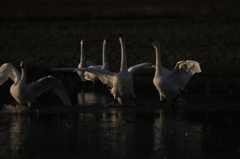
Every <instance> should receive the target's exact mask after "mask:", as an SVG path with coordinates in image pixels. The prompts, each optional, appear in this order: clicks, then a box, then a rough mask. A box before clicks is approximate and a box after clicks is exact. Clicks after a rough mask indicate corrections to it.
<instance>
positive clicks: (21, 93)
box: [0, 61, 71, 107]
mask: <svg viewBox="0 0 240 159" xmlns="http://www.w3.org/2000/svg"><path fill="white" fill-rule="evenodd" d="M20 67H21V70H22V74H20V72H19V71H18V70H17V69H16V68H15V67H14V66H13V65H12V64H11V63H5V64H3V65H2V66H1V67H0V85H2V84H3V83H4V82H5V81H7V80H8V78H11V79H12V80H13V82H14V83H13V85H12V86H11V88H10V93H11V95H12V96H13V98H14V99H15V100H16V101H17V102H18V103H19V104H20V105H25V104H28V106H29V107H31V106H32V104H33V103H34V102H35V97H37V96H39V95H40V94H42V93H43V92H45V91H47V90H48V89H51V88H52V89H53V90H54V91H55V93H56V94H57V95H58V96H59V97H60V98H61V100H62V101H63V103H64V104H65V105H71V101H70V99H69V97H68V93H67V91H66V89H65V88H64V86H63V85H62V84H61V82H60V81H59V80H57V79H56V78H54V77H53V76H46V77H43V78H41V79H39V80H38V81H36V82H35V83H30V84H26V78H27V77H26V75H27V72H26V63H25V62H24V61H21V63H20Z"/></svg>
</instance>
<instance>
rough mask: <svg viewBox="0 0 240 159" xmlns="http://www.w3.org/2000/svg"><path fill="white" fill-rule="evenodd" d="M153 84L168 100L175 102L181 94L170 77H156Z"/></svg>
mask: <svg viewBox="0 0 240 159" xmlns="http://www.w3.org/2000/svg"><path fill="white" fill-rule="evenodd" d="M153 83H154V85H155V87H156V88H157V90H158V92H159V95H160V96H162V97H164V98H165V99H167V100H173V99H174V98H176V97H177V96H179V95H180V94H181V92H180V90H179V87H178V85H177V84H175V83H174V82H172V80H171V79H170V78H169V77H168V76H163V77H161V76H159V75H155V76H154V78H153ZM160 98H161V97H160Z"/></svg>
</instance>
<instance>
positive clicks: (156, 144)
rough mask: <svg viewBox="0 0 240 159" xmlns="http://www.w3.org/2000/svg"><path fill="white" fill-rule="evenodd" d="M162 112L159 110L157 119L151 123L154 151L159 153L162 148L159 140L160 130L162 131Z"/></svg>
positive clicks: (160, 136)
mask: <svg viewBox="0 0 240 159" xmlns="http://www.w3.org/2000/svg"><path fill="white" fill-rule="evenodd" d="M162 116H163V114H162V110H160V115H159V117H156V118H155V119H154V123H153V133H154V150H155V151H159V150H160V148H161V147H162V143H161V138H162V129H163V123H162V122H163V121H162Z"/></svg>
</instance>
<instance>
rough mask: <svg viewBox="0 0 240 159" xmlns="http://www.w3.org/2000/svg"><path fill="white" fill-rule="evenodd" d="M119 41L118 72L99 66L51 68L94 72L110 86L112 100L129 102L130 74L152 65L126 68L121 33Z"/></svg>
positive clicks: (131, 84) (131, 89) (131, 85)
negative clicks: (119, 61) (119, 60)
mask: <svg viewBox="0 0 240 159" xmlns="http://www.w3.org/2000/svg"><path fill="white" fill-rule="evenodd" d="M119 41H120V44H121V68H120V71H119V72H118V73H116V72H110V71H108V70H106V69H101V68H69V69H68V70H64V69H61V68H55V69H53V70H56V71H69V70H72V71H88V72H91V73H94V74H95V75H96V76H97V77H98V78H99V79H100V80H101V82H102V83H104V84H106V85H108V86H109V87H110V88H111V89H110V92H111V94H112V95H113V98H114V101H115V100H118V102H119V103H120V104H125V103H127V102H129V100H130V99H135V94H134V91H133V76H132V74H133V73H135V72H136V71H137V70H138V69H140V68H142V67H145V66H150V65H152V63H141V64H138V65H135V66H132V67H130V68H129V69H128V68H127V59H126V51H125V39H124V37H123V36H122V35H120V36H119Z"/></svg>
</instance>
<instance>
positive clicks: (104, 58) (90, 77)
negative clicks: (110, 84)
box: [78, 39, 109, 84]
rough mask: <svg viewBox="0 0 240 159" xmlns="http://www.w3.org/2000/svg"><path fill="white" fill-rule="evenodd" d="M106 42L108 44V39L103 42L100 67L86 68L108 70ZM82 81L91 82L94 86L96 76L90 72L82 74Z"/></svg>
mask: <svg viewBox="0 0 240 159" xmlns="http://www.w3.org/2000/svg"><path fill="white" fill-rule="evenodd" d="M107 42H108V39H105V40H103V49H102V65H91V66H89V67H88V68H101V69H106V70H109V63H108V60H107V53H106V45H107ZM78 68H79V67H78ZM84 79H85V80H88V81H92V82H93V84H94V83H95V81H96V80H97V76H96V75H95V74H94V73H91V72H84Z"/></svg>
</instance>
